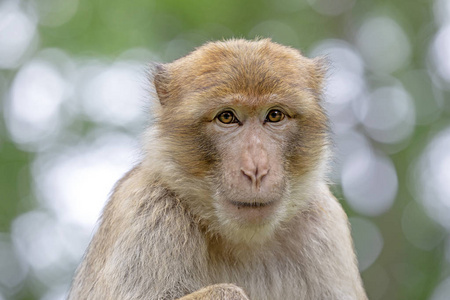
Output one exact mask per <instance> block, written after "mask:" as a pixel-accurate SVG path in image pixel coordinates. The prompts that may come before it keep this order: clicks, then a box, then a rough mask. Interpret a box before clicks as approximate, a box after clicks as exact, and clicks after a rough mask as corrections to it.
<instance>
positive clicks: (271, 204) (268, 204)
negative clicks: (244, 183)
mask: <svg viewBox="0 0 450 300" xmlns="http://www.w3.org/2000/svg"><path fill="white" fill-rule="evenodd" d="M278 202H279V201H276V200H266V201H261V200H259V201H237V200H227V201H226V203H225V209H226V210H227V211H228V212H229V213H230V214H231V215H232V216H233V218H235V219H238V220H240V221H243V222H245V223H252V224H258V223H266V222H267V221H268V220H269V219H270V218H271V216H273V215H274V213H275V211H276V207H277V203H278Z"/></svg>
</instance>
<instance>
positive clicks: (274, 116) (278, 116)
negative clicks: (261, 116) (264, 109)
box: [266, 109, 284, 123]
mask: <svg viewBox="0 0 450 300" xmlns="http://www.w3.org/2000/svg"><path fill="white" fill-rule="evenodd" d="M283 119H284V113H282V112H281V111H279V110H278V109H272V110H271V111H269V113H268V114H267V117H266V122H272V123H276V122H280V121H281V120H283Z"/></svg>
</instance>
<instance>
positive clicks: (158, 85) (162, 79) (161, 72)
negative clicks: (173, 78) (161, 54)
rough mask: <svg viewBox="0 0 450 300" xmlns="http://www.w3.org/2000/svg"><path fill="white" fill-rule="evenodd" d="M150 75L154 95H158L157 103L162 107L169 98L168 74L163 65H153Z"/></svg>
mask: <svg viewBox="0 0 450 300" xmlns="http://www.w3.org/2000/svg"><path fill="white" fill-rule="evenodd" d="M152 73H153V84H154V85H155V90H156V94H157V95H158V98H159V102H160V103H161V104H162V105H164V103H165V102H166V100H167V99H168V98H169V81H170V79H169V74H168V72H167V69H166V67H165V66H164V65H163V64H157V65H155V66H154V70H153V72H152Z"/></svg>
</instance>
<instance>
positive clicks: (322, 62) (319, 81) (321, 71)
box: [312, 56, 329, 93]
mask: <svg viewBox="0 0 450 300" xmlns="http://www.w3.org/2000/svg"><path fill="white" fill-rule="evenodd" d="M312 61H313V64H314V70H313V72H314V73H313V80H314V88H315V89H316V91H317V92H318V93H321V92H322V89H323V86H324V84H325V79H326V77H327V72H328V66H329V59H328V58H327V57H326V56H319V57H316V58H314V59H313V60H312Z"/></svg>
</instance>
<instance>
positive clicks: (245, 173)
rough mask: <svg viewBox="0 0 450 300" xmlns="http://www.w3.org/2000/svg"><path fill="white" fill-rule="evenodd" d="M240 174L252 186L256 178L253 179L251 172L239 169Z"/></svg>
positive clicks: (253, 175)
mask: <svg viewBox="0 0 450 300" xmlns="http://www.w3.org/2000/svg"><path fill="white" fill-rule="evenodd" d="M241 172H242V175H244V177H245V178H247V179H248V180H250V182H251V183H252V184H254V183H255V181H256V177H255V174H253V172H251V171H246V170H244V169H241Z"/></svg>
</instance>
